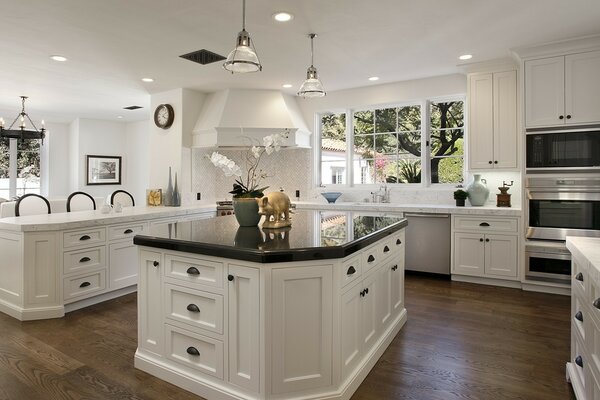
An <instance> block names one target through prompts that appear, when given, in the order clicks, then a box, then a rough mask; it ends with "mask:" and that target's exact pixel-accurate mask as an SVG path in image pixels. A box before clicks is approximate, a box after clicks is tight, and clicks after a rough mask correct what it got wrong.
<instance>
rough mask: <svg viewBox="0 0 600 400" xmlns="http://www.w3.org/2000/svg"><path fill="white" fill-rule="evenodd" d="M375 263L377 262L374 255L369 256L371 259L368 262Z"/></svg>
mask: <svg viewBox="0 0 600 400" xmlns="http://www.w3.org/2000/svg"><path fill="white" fill-rule="evenodd" d="M373 261H375V257H373V255H372V254H369V258H367V262H370V263H372V262H373Z"/></svg>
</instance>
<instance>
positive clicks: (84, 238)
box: [79, 235, 91, 240]
mask: <svg viewBox="0 0 600 400" xmlns="http://www.w3.org/2000/svg"><path fill="white" fill-rule="evenodd" d="M90 239H91V237H89V236H88V235H83V236H82V237H80V238H79V240H90Z"/></svg>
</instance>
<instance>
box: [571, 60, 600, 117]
mask: <svg viewBox="0 0 600 400" xmlns="http://www.w3.org/2000/svg"><path fill="white" fill-rule="evenodd" d="M599 72H600V51H594V52H590V53H581V54H573V55H570V56H566V57H565V113H566V116H565V117H566V123H567V124H581V123H592V122H600V107H598V105H599V104H600V76H599V75H598V73H599Z"/></svg>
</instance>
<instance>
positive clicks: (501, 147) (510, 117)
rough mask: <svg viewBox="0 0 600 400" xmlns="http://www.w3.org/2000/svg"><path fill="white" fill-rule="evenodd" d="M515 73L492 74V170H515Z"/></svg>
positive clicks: (516, 153) (516, 152) (516, 146)
mask: <svg viewBox="0 0 600 400" xmlns="http://www.w3.org/2000/svg"><path fill="white" fill-rule="evenodd" d="M517 148H518V145H517V71H506V72H498V73H494V168H517V155H518V151H517Z"/></svg>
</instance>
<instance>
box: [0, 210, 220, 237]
mask: <svg viewBox="0 0 600 400" xmlns="http://www.w3.org/2000/svg"><path fill="white" fill-rule="evenodd" d="M215 210H216V206H215V205H214V203H213V204H198V205H193V206H185V207H145V206H141V207H125V208H123V211H122V212H120V213H117V212H115V211H114V210H113V211H112V212H111V213H109V214H103V213H101V212H100V210H95V211H76V212H65V213H56V214H42V215H31V216H24V217H9V218H2V219H0V230H6V231H16V232H38V231H39V232H41V231H58V230H66V229H78V228H85V227H90V226H103V225H112V224H120V223H128V222H134V221H144V220H149V219H160V218H169V217H181V216H186V215H192V214H198V213H203V212H214V211H215Z"/></svg>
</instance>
